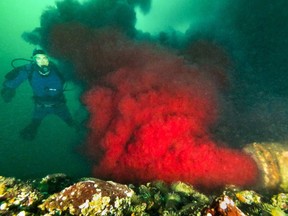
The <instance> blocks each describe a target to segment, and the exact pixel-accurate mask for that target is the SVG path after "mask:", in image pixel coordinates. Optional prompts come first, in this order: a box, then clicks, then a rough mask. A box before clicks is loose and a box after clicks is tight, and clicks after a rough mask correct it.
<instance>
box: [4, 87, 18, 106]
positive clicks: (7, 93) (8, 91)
mask: <svg viewBox="0 0 288 216" xmlns="http://www.w3.org/2000/svg"><path fill="white" fill-rule="evenodd" d="M15 92H16V91H15V89H12V88H7V87H3V88H2V90H1V97H2V98H3V100H4V102H6V103H8V102H10V101H11V100H12V98H13V97H14V96H15Z"/></svg>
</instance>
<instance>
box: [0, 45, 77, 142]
mask: <svg viewBox="0 0 288 216" xmlns="http://www.w3.org/2000/svg"><path fill="white" fill-rule="evenodd" d="M32 58H33V60H29V61H30V62H31V63H29V64H26V65H23V66H20V67H14V65H13V63H12V66H13V67H14V69H13V70H12V71H10V72H9V73H7V74H6V75H5V80H4V82H3V88H2V90H1V96H2V98H3V100H4V101H5V102H7V103H8V102H10V101H11V99H12V98H13V97H14V96H15V92H16V88H17V87H18V86H19V85H20V84H21V83H22V82H24V81H25V80H28V81H29V83H30V86H31V87H32V91H33V99H34V112H33V116H32V120H31V122H30V123H29V124H28V125H27V126H26V127H25V128H24V129H22V130H21V131H20V136H21V137H22V138H23V139H26V140H33V139H34V138H35V136H36V134H37V130H38V128H39V126H40V124H41V121H42V120H43V119H44V118H45V116H47V115H48V114H55V115H57V116H59V117H60V118H61V119H62V120H63V121H64V122H65V123H66V124H67V125H69V126H71V127H72V126H74V121H73V118H72V116H71V113H70V111H69V109H68V107H67V105H66V99H65V96H64V93H63V91H64V83H65V81H64V79H63V77H62V76H61V74H60V73H59V71H58V69H57V67H56V65H55V64H53V63H52V62H50V61H49V58H48V56H47V54H46V53H45V52H44V51H43V50H42V49H35V50H34V51H33V56H32ZM22 60H25V59H22Z"/></svg>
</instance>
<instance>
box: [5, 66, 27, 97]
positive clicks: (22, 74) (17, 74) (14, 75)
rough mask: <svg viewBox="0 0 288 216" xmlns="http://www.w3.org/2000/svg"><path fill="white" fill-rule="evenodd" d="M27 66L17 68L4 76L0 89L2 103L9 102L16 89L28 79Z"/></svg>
mask: <svg viewBox="0 0 288 216" xmlns="http://www.w3.org/2000/svg"><path fill="white" fill-rule="evenodd" d="M28 68H29V67H28V66H22V67H17V68H15V69H13V70H12V71H10V72H9V73H7V74H6V76H5V81H4V82H3V86H2V89H1V97H2V98H3V100H4V102H10V101H11V100H12V98H13V97H14V96H15V93H16V88H17V87H18V86H19V85H21V83H22V82H23V81H25V80H26V79H27V78H28Z"/></svg>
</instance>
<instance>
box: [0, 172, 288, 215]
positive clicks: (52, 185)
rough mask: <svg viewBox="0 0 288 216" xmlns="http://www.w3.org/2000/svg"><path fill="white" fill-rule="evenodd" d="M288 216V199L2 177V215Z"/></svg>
mask: <svg viewBox="0 0 288 216" xmlns="http://www.w3.org/2000/svg"><path fill="white" fill-rule="evenodd" d="M287 213H288V194H287V193H276V194H273V193H272V194H267V191H265V193H264V194H261V193H260V192H259V191H252V190H244V189H240V188H237V187H235V186H232V185H231V186H227V188H224V189H223V190H219V191H217V192H216V191H214V192H213V193H209V194H207V193H203V192H199V191H197V190H196V189H195V188H194V187H193V186H191V185H189V184H186V183H184V182H174V183H172V184H167V183H165V182H163V181H154V182H148V183H146V184H142V185H137V186H136V185H124V184H119V183H116V182H112V181H103V180H100V179H96V178H82V179H79V180H73V179H72V178H70V177H68V176H66V175H65V174H61V173H60V174H52V175H48V176H45V177H44V178H42V179H35V180H29V181H22V180H19V179H15V178H9V177H1V176H0V215H4V216H14V215H15V216H26V215H27V216H32V215H33V216H34V215H35V216H36V215H37V216H38V215H44V216H52V215H57V216H58V215H65V216H69V215H83V216H89V215H115V216H121V215H123V216H126V215H127V216H128V215H129V216H138V215H139V216H148V215H164V216H173V215H175V216H176V215H180V216H181V215H183V216H186V215H191V216H193V215H195V216H237V215H241V216H242V215H247V216H248V215H273V216H282V215H287Z"/></svg>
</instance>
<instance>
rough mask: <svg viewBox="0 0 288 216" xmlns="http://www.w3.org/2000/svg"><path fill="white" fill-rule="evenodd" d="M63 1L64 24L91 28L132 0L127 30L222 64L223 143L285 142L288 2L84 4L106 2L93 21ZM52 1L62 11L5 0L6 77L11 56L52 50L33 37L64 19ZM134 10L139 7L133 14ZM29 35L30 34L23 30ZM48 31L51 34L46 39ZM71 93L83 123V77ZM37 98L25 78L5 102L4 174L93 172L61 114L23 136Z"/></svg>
mask: <svg viewBox="0 0 288 216" xmlns="http://www.w3.org/2000/svg"><path fill="white" fill-rule="evenodd" d="M59 2H66V4H62V6H63V7H64V9H63V7H62V9H59V11H61V10H62V12H63V11H65V15H67V17H66V18H67V19H66V20H65V17H64V18H63V17H61V18H62V20H60V21H59V20H58V21H59V23H65V22H66V21H67V20H68V21H67V22H68V23H69V22H71V23H73V22H79V23H81V22H85V24H86V25H87V26H88V27H89V26H90V27H91V29H93V28H97V27H102V26H105V25H106V24H107V25H108V24H110V23H113V21H111V20H114V19H115V17H113V16H114V15H115V10H116V9H115V8H117V7H116V5H118V4H120V3H121V4H124V5H126V4H127V5H129V10H127V11H125V10H123V12H119V11H118V12H117V13H116V14H117V15H118V16H119V17H117V20H119V22H116V24H119V26H121V27H123V26H124V27H123V28H124V29H125V31H126V32H127V34H128V35H129V36H130V37H132V38H133V39H134V40H136V41H142V40H148V41H152V42H153V43H154V44H158V45H161V46H164V47H166V48H168V49H172V50H176V53H177V54H178V55H179V56H184V55H187V53H188V54H189V51H190V55H191V59H192V60H191V59H189V60H190V61H191V62H192V63H195V64H201V63H202V64H203V62H204V63H205V64H207V65H209V69H210V70H212V69H214V68H216V69H217V70H218V69H219V67H220V68H221V69H223V68H224V69H223V71H224V75H223V74H222V73H218V72H215V73H216V75H217V76H218V78H217V79H219V80H220V81H219V83H220V84H221V88H223V90H221V93H220V95H221V97H219V98H220V99H219V101H220V102H219V103H220V106H219V107H220V108H219V111H218V112H219V119H218V120H217V123H216V124H215V125H214V127H213V129H211V130H212V132H211V133H212V134H213V136H214V137H213V138H214V139H215V140H219V141H220V142H224V143H226V145H228V146H230V147H231V148H232V147H233V148H242V147H243V146H245V145H246V144H248V143H251V142H272V141H277V142H286V141H287V138H288V133H287V132H288V127H287V117H288V109H287V108H288V98H287V96H288V88H287V87H288V82H287V80H288V75H287V70H288V63H287V56H288V55H287V54H288V51H287V50H288V40H287V34H288V25H287V22H288V19H287V18H288V17H287V16H288V14H287V12H286V8H287V6H288V2H287V1H285V0H280V1H277V2H276V3H271V2H270V1H268V0H262V1H260V0H255V1H248V0H235V1H233V2H231V1H228V0H219V1H217V2H216V1H215V2H213V3H211V1H208V0H202V1H200V0H193V1H192V0H178V1H173V0H154V1H153V0H151V1H149V0H147V1H137V0H134V1H133V0H130V1H128V0H127V1H124V0H123V1H106V3H107V2H109V3H110V4H108V3H107V4H104V2H105V1H92V0H90V1H88V0H87V1H79V2H81V4H82V6H81V10H83V7H84V6H85V5H86V4H87V6H89V3H91V2H99V5H98V7H96V8H97V9H99V8H100V9H101V10H95V11H93V7H91V9H90V10H89V7H87V8H88V9H87V8H86V10H85V11H86V12H87V17H86V16H84V15H81V14H80V15H79V14H78V15H77V11H78V9H77V7H76V8H75V7H74V6H75V5H76V6H77V3H75V2H77V1H68V0H66V1H59ZM72 3H73V4H72ZM81 4H80V5H81ZM101 4H102V5H103V7H101ZM60 5H61V4H60ZM69 5H70V6H71V7H68V6H69ZM113 5H115V8H114V6H113ZM47 6H52V7H55V1H50V0H49V1H48V0H43V1H36V0H26V1H16V0H9V1H8V0H2V1H1V2H0V8H1V9H0V10H1V15H0V16H1V19H0V22H1V23H0V28H1V34H0V37H1V40H0V41H1V42H2V43H1V45H0V58H1V61H0V66H1V72H0V73H1V76H0V82H1V83H2V82H3V81H4V76H5V74H6V73H7V72H9V71H10V70H11V69H12V68H11V65H10V62H11V60H13V59H14V58H19V57H20V58H30V56H31V53H32V50H33V49H34V48H35V46H36V44H37V43H38V44H41V45H45V46H46V48H50V47H51V46H52V47H53V44H47V41H45V42H43V41H41V40H40V42H39V41H33V37H32V36H33V32H32V31H33V30H34V29H35V28H37V27H40V26H41V27H42V28H43V29H44V30H47V29H48V27H49V25H52V26H53V24H54V22H55V23H57V22H58V21H57V20H56V18H59V17H58V16H59V15H57V13H55V12H57V11H58V10H57V9H53V10H52V9H51V8H50V9H48V8H47ZM58 6H59V5H58ZM72 6H73V7H72ZM58 8H60V7H58ZM94 9H95V7H94ZM114 9H115V10H114ZM45 10H46V18H47V20H48V21H49V22H48V21H47V23H46V22H45V19H43V17H42V23H40V21H41V14H42V13H43V11H45ZM79 10H80V6H79ZM81 10H80V11H81ZM106 10H107V11H106ZM59 11H58V12H59ZM131 11H135V16H133V13H131ZM88 12H89V13H91V14H90V16H89V13H88ZM128 12H129V13H128ZM97 13H99V14H100V15H101V16H100V15H99V17H98V16H97ZM103 14H104V15H103ZM131 14H132V15H131ZM54 17H55V19H53V18H54ZM73 17H74V18H73ZM92 18H93V19H92ZM94 19H95V20H94ZM43 20H44V21H43ZM110 21H111V22H110ZM123 23H124V24H123ZM114 25H115V23H114ZM95 26H96V27H95ZM130 30H131V31H130ZM31 32H32V33H31ZM135 32H136V33H135ZM23 33H26V34H24V36H23ZM34 33H35V32H34ZM47 33H49V32H48V31H47ZM25 35H26V37H25ZM43 35H44V36H45V32H44V33H43V32H42V35H41V36H42V38H41V39H43ZM131 35H132V36H131ZM83 40H85V38H84V39H83ZM33 42H34V44H33ZM76 49H77V47H76ZM79 49H81V48H80V47H79ZM58 57H59V56H58ZM60 57H61V56H60ZM88 57H89V56H87V58H88ZM195 59H197V60H198V62H197V61H194V60H195ZM132 61H133V60H132ZM193 61H194V62H193ZM211 68H212V69H211ZM160 78H161V77H160ZM84 81H85V79H84ZM67 89H68V90H69V91H66V92H65V95H66V97H67V104H68V106H69V108H70V110H71V112H72V114H73V116H74V117H75V118H76V119H78V120H79V121H81V120H83V118H86V117H87V115H85V114H86V111H85V107H84V106H83V105H82V104H81V101H80V97H81V95H82V93H83V89H82V88H81V86H80V85H78V80H75V77H72V78H71V79H70V80H68V83H67ZM31 96H32V92H31V89H30V86H29V83H28V82H25V83H23V84H22V85H21V86H20V87H19V88H18V89H17V93H16V97H15V98H14V99H13V101H12V102H11V103H4V102H3V101H1V102H0V103H1V106H0V109H1V110H0V111H1V112H0V121H1V126H0V158H1V162H0V175H4V176H15V177H19V178H35V177H42V176H44V175H46V174H48V173H55V172H64V173H66V174H68V175H71V176H75V177H78V176H89V175H91V164H90V161H89V160H88V159H87V158H85V157H84V156H83V155H82V154H81V149H80V148H79V146H81V145H82V144H83V143H85V142H86V138H87V137H86V135H83V134H82V133H77V132H75V130H74V129H72V128H68V127H67V126H66V125H65V124H64V123H63V122H62V121H61V120H60V119H58V118H57V117H55V116H49V117H47V118H46V119H45V120H44V121H43V123H42V125H41V127H40V130H39V133H38V135H37V137H36V139H35V140H33V141H23V140H21V139H20V137H19V136H18V134H19V130H21V129H22V128H23V127H24V126H25V125H26V124H27V123H28V122H29V121H30V115H31V113H32V110H33V103H32V100H31Z"/></svg>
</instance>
